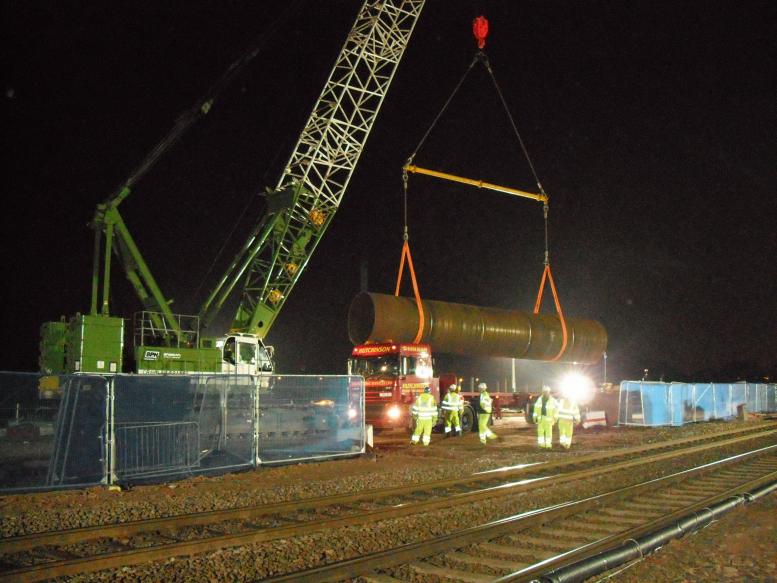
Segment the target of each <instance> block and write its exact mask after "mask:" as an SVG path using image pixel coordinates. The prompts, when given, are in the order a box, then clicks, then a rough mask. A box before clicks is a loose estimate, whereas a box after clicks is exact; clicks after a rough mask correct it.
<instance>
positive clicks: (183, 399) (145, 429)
mask: <svg viewBox="0 0 777 583" xmlns="http://www.w3.org/2000/svg"><path fill="white" fill-rule="evenodd" d="M233 383H235V384H237V383H238V381H237V379H236V378H235V377H229V376H222V375H117V376H116V377H115V379H114V403H113V423H114V433H115V437H116V440H115V444H114V451H115V464H114V466H113V472H112V481H114V482H119V483H123V482H141V481H156V480H158V479H160V478H162V477H165V478H170V477H179V478H180V477H185V476H190V475H194V474H198V473H223V472H225V471H230V470H234V469H238V468H240V467H246V466H251V465H252V459H253V456H252V455H251V451H250V449H251V448H250V444H249V447H248V449H249V451H248V455H247V456H242V457H241V456H236V455H233V453H232V451H231V447H230V445H231V442H230V440H229V436H230V430H229V426H228V423H229V421H230V420H231V419H232V415H233V414H236V415H238V414H239V415H241V416H243V417H245V415H248V416H249V417H250V416H251V415H252V411H253V407H252V406H251V405H249V408H248V410H247V411H234V412H233V411H230V409H229V407H230V405H233V404H235V401H234V400H231V399H230V396H229V393H230V389H231V388H232V384H233ZM238 386H241V385H239V384H238Z"/></svg>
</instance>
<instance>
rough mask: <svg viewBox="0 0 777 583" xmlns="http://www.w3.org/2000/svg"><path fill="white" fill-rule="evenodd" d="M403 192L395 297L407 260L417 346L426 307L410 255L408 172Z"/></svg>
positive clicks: (404, 176) (422, 330)
mask: <svg viewBox="0 0 777 583" xmlns="http://www.w3.org/2000/svg"><path fill="white" fill-rule="evenodd" d="M402 191H403V195H404V198H403V200H404V205H403V209H404V223H405V228H404V232H403V234H402V256H401V257H400V259H399V272H398V273H397V287H396V289H395V290H394V295H395V296H396V297H399V288H400V287H401V285H402V273H403V272H404V269H405V260H407V267H408V271H409V272H410V281H411V283H412V284H413V294H414V295H415V304H416V307H417V308H418V331H417V332H416V335H415V339H414V340H413V343H415V344H417V343H418V342H420V341H421V337H422V336H423V333H424V305H423V302H422V301H421V292H420V291H419V289H418V280H417V279H416V276H415V267H413V256H412V254H411V253H410V237H409V235H408V230H407V172H405V173H403V174H402Z"/></svg>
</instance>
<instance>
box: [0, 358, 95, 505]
mask: <svg viewBox="0 0 777 583" xmlns="http://www.w3.org/2000/svg"><path fill="white" fill-rule="evenodd" d="M108 391H109V385H108V380H107V379H106V378H104V377H99V376H92V375H57V376H52V375H42V374H38V373H15V372H0V492H5V493H8V492H14V491H34V490H44V489H45V490H51V489H60V488H73V487H85V486H93V485H96V484H101V483H105V481H106V478H107V460H108V443H109V439H108V435H107V430H108V424H107V408H108V404H109V399H108Z"/></svg>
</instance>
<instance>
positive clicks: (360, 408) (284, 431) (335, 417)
mask: <svg viewBox="0 0 777 583" xmlns="http://www.w3.org/2000/svg"><path fill="white" fill-rule="evenodd" d="M258 409H259V427H258V446H257V449H258V460H259V461H260V463H277V462H288V461H297V460H305V459H313V458H316V459H321V458H331V457H338V456H343V455H354V454H355V453H360V452H363V451H364V447H365V441H364V440H365V435H364V380H363V379H362V377H357V376H294V375H291V376H289V375H283V376H280V375H279V376H274V377H271V382H270V383H269V384H268V386H266V387H263V388H262V390H261V391H260V393H259V402H258Z"/></svg>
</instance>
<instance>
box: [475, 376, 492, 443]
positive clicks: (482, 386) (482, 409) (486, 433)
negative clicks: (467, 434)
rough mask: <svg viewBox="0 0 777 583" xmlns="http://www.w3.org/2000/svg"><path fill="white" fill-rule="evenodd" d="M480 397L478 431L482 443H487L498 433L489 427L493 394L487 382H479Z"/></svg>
mask: <svg viewBox="0 0 777 583" xmlns="http://www.w3.org/2000/svg"><path fill="white" fill-rule="evenodd" d="M478 391H480V398H479V399H478V433H479V434H480V443H482V444H483V445H485V444H486V443H488V440H489V439H496V433H494V432H493V431H491V429H489V427H488V422H489V421H490V420H491V395H489V394H488V385H486V383H479V384H478Z"/></svg>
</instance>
